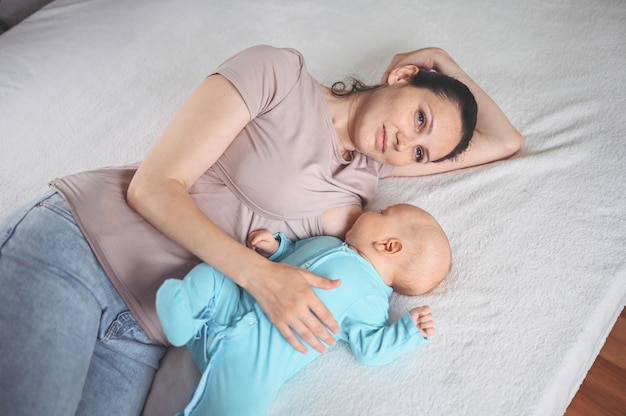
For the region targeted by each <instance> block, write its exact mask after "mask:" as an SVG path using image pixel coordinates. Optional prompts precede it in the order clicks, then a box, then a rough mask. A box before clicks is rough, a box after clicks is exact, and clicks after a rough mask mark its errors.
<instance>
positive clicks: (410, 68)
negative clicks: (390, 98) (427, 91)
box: [387, 65, 419, 85]
mask: <svg viewBox="0 0 626 416" xmlns="http://www.w3.org/2000/svg"><path fill="white" fill-rule="evenodd" d="M418 72H419V68H418V67H417V66H415V65H402V66H399V67H397V68H394V69H392V70H391V72H390V73H389V75H388V76H387V84H389V85H393V84H395V83H398V82H408V81H409V80H410V79H411V78H412V77H413V76H414V75H415V74H417V73H418Z"/></svg>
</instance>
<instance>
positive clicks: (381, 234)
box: [346, 204, 452, 295]
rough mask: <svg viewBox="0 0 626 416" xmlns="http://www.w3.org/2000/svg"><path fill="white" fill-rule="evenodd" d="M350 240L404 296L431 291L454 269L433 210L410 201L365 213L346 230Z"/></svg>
mask: <svg viewBox="0 0 626 416" xmlns="http://www.w3.org/2000/svg"><path fill="white" fill-rule="evenodd" d="M346 243H348V245H350V246H352V247H353V248H354V249H356V250H357V251H358V252H359V253H360V254H362V255H363V256H364V257H366V258H367V259H368V260H369V261H370V262H371V263H372V264H373V265H374V267H375V268H376V269H377V270H378V272H379V273H380V274H381V275H382V277H383V279H384V280H385V283H387V284H388V285H390V286H392V287H393V289H394V290H395V291H396V292H398V293H401V294H404V295H420V294H424V293H427V292H430V291H431V290H433V289H434V288H435V287H437V286H438V285H439V283H441V281H442V280H443V279H444V278H445V277H446V276H447V275H448V273H449V272H450V267H451V261H452V254H451V250H450V244H449V242H448V238H447V237H446V234H445V233H444V231H443V229H442V228H441V226H440V225H439V223H438V222H437V221H436V220H435V219H434V218H433V217H432V216H431V215H430V214H429V213H427V212H426V211H424V210H423V209H420V208H418V207H416V206H413V205H410V204H397V205H392V206H390V207H389V208H387V209H384V210H382V211H367V212H365V213H363V214H362V215H361V216H360V217H359V218H358V219H357V220H356V222H355V223H354V225H353V226H352V228H350V230H348V232H347V233H346Z"/></svg>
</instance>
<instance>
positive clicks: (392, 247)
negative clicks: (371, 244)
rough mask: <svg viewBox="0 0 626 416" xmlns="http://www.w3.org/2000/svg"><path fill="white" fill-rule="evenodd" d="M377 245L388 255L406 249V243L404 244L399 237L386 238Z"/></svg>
mask: <svg viewBox="0 0 626 416" xmlns="http://www.w3.org/2000/svg"><path fill="white" fill-rule="evenodd" d="M377 247H378V249H379V251H381V252H382V254H386V255H388V256H389V255H391V256H394V255H396V254H399V253H401V252H402V250H404V244H402V241H400V240H399V239H397V238H387V239H385V240H382V241H380V242H379V244H378V245H377Z"/></svg>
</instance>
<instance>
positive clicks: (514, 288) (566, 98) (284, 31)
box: [0, 0, 626, 416]
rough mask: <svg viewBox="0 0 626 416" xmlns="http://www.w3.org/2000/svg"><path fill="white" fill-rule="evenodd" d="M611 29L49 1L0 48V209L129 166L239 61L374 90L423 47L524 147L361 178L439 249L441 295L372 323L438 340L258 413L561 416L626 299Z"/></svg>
mask: <svg viewBox="0 0 626 416" xmlns="http://www.w3.org/2000/svg"><path fill="white" fill-rule="evenodd" d="M624 22H626V3H624V2H623V1H621V0H604V1H601V2H588V1H584V0H569V1H561V2H556V1H549V0H528V1H525V2H513V3H511V2H508V3H506V5H504V3H502V4H501V3H500V2H486V1H482V2H481V1H477V0H469V1H468V0H440V1H438V2H426V1H420V2H416V1H409V0H402V1H400V0H390V1H388V2H380V1H373V0H366V1H356V0H333V1H299V2H293V1H287V0H270V1H258V2H257V1H229V2H220V1H208V0H185V1H175V0H158V1H155V0H133V1H131V2H129V1H125V0H84V1H79V0H56V1H54V2H52V3H51V4H50V5H49V6H48V7H46V8H44V9H42V10H40V11H38V12H37V13H35V14H34V15H32V16H31V17H30V18H28V19H26V20H25V21H24V22H22V23H20V24H19V25H18V26H16V27H14V28H13V29H11V30H9V31H8V32H6V33H5V34H3V35H2V36H0V144H1V145H2V150H1V151H0V189H2V197H1V198H0V216H4V215H6V214H7V213H8V212H9V211H11V210H12V209H14V208H16V207H17V206H19V205H20V204H22V203H24V202H26V201H27V200H28V199H30V198H32V197H34V196H36V195H37V194H39V193H41V192H42V191H44V190H46V188H47V186H46V184H47V182H48V181H49V180H50V179H52V178H54V177H57V176H61V175H65V174H69V173H72V172H76V171H80V170H86V169H92V168H97V167H101V166H108V165H121V164H126V163H129V162H133V161H136V160H140V159H141V158H142V157H143V156H144V155H145V153H146V152H147V150H148V149H149V147H150V146H151V144H152V143H153V142H154V140H155V139H156V137H157V136H158V135H159V133H160V131H161V130H162V129H163V127H164V125H165V123H166V122H167V121H168V120H169V118H170V117H171V115H172V114H173V112H174V111H175V110H176V109H177V108H178V106H179V105H180V104H181V103H182V102H183V101H184V99H185V98H186V97H187V96H188V95H189V93H190V92H191V90H192V89H193V88H194V86H195V85H197V84H198V83H199V82H200V81H201V80H202V78H203V77H204V76H205V75H206V74H207V73H209V72H210V71H211V70H213V69H214V68H215V67H216V66H217V65H218V64H219V63H220V62H222V61H223V60H224V59H225V58H227V57H229V56H230V55H232V54H234V53H236V52H238V51H240V50H241V49H243V48H245V47H248V46H251V45H254V44H259V43H267V44H272V45H275V46H289V47H294V48H296V49H299V50H300V51H301V52H302V53H303V54H304V56H305V59H306V61H307V63H308V67H309V69H310V71H311V72H312V73H313V74H314V75H315V76H316V77H317V79H318V80H319V81H320V82H322V83H325V84H327V85H328V84H330V83H332V82H333V81H335V80H339V79H343V78H344V77H346V76H350V75H357V76H359V77H361V78H362V79H364V80H365V81H370V82H373V81H377V80H378V78H379V77H380V75H381V73H382V71H383V70H384V69H385V67H386V65H387V64H388V62H389V61H390V59H391V57H392V56H393V54H394V53H396V52H403V51H407V50H413V49H416V48H419V47H424V46H440V47H442V48H444V49H446V50H447V51H448V52H450V54H451V55H452V56H453V57H455V59H456V60H457V62H459V64H461V65H462V66H463V67H464V68H465V69H466V70H467V72H468V73H469V74H470V75H472V76H473V77H474V78H475V79H476V80H477V82H478V83H479V84H480V85H481V86H483V88H484V89H485V90H487V91H488V92H489V93H490V94H491V95H492V97H493V98H494V99H495V100H496V101H497V102H498V103H499V104H500V105H501V106H502V108H503V109H504V111H505V112H506V113H507V114H508V115H509V117H510V119H511V120H512V121H513V123H514V124H515V125H516V126H517V127H518V129H519V130H520V131H521V132H522V133H523V134H524V135H525V137H526V139H527V141H526V144H525V146H524V148H523V149H522V151H520V152H519V153H518V154H517V155H516V156H514V157H513V158H512V159H510V160H507V161H503V162H498V163H494V164H491V165H488V166H483V167H476V168H472V169H467V170H463V171H457V172H453V173H450V174H446V175H437V176H432V177H426V178H419V179H408V178H403V179H386V180H384V181H383V182H382V183H381V186H380V191H379V194H378V197H377V199H376V201H375V203H374V205H375V207H385V206H387V205H390V204H392V203H395V202H410V203H414V204H417V205H419V206H421V207H423V208H425V209H427V210H429V211H430V212H431V213H432V214H433V215H435V216H436V217H437V218H438V219H439V221H440V222H441V224H442V225H443V227H444V228H445V230H446V231H447V233H448V235H449V237H450V240H451V243H452V246H453V250H454V267H453V271H452V274H451V275H450V277H449V278H448V279H447V281H445V282H444V284H443V285H442V286H441V287H440V288H438V289H437V290H436V291H435V292H434V293H432V294H430V295H428V296H423V297H415V298H407V297H399V296H394V298H393V306H392V313H391V315H392V318H393V319H396V318H398V317H399V316H400V315H401V314H402V313H403V312H404V311H406V310H407V309H408V308H410V307H412V306H414V305H417V304H424V303H427V304H430V305H431V307H432V309H433V312H434V314H435V316H436V319H437V323H438V331H439V332H438V334H437V335H436V336H435V337H433V338H432V339H431V342H430V343H429V344H428V345H426V346H425V347H423V348H420V349H418V350H416V351H415V352H414V353H412V354H409V355H407V356H405V357H402V358H401V359H399V360H397V361H396V362H394V363H392V364H390V365H388V366H386V367H382V368H369V367H364V366H362V365H360V364H358V363H357V362H356V361H355V360H354V359H353V358H352V356H351V355H350V352H349V351H348V349H347V348H346V347H345V346H340V347H338V348H336V349H335V350H333V351H331V352H329V353H328V354H327V355H326V356H325V357H324V358H323V359H320V360H318V361H316V362H315V363H314V364H312V365H311V366H310V367H308V368H306V369H305V370H304V371H303V372H301V373H300V374H298V375H297V376H296V377H294V378H293V379H292V380H290V382H289V383H287V384H286V385H285V387H284V388H283V390H282V391H281V393H280V395H279V397H278V399H277V401H276V403H275V405H274V407H273V409H272V411H271V412H270V414H271V415H331V414H349V415H357V414H358V415H361V414H367V415H472V416H473V415H537V416H545V415H560V414H563V412H564V411H565V409H566V407H567V405H568V403H569V401H570V400H571V398H572V397H573V396H574V394H575V392H576V390H577V389H578V387H579V385H580V383H581V382H582V380H583V378H584V377H585V374H586V372H587V370H588V369H589V367H590V366H591V364H592V362H593V360H594V358H595V356H596V355H597V354H598V352H599V350H600V348H601V346H602V344H603V342H604V339H605V338H606V336H607V335H608V333H609V331H610V329H611V327H612V325H613V324H614V322H615V320H616V318H617V316H618V314H619V313H620V311H621V310H622V308H623V307H624V304H625V303H626V262H625V254H626V163H625V162H624V153H625V143H626V133H625V132H626V116H624V109H625V108H626V100H625V98H624V97H625V96H626V71H624V68H626V42H625V40H626V25H625V24H624ZM177 352H178V354H179V355H180V356H183V357H184V354H181V352H182V353H184V350H178V351H177ZM175 353H176V351H175ZM181 366H182V367H181ZM185 369H186V370H187V371H184V370H185ZM194 371H195V370H194V369H193V368H192V367H191V366H190V362H189V361H185V360H183V362H182V364H181V362H179V361H176V362H175V361H168V365H166V366H165V367H164V368H163V369H162V370H161V371H159V373H158V375H157V379H156V381H155V384H154V386H153V394H152V395H151V396H150V397H149V400H148V403H147V408H146V412H145V413H146V414H148V415H150V416H153V415H157V416H158V415H166V414H172V413H173V412H175V411H179V410H181V408H180V406H181V405H182V404H184V403H185V401H186V398H187V394H189V393H190V389H191V388H192V386H193V383H194V377H195V376H196V374H195V373H194Z"/></svg>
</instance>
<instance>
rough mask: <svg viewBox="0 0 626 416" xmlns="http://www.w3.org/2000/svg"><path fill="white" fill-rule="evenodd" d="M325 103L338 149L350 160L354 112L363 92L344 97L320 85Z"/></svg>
mask: <svg viewBox="0 0 626 416" xmlns="http://www.w3.org/2000/svg"><path fill="white" fill-rule="evenodd" d="M322 89H323V90H324V96H325V98H326V104H327V105H328V109H329V111H330V116H331V120H332V123H333V126H334V127H335V130H336V131H337V137H338V138H339V149H340V150H341V155H342V156H343V158H344V159H346V160H350V159H351V154H352V152H353V151H354V150H355V148H354V143H353V142H352V139H351V134H350V133H351V128H352V120H353V117H354V114H355V113H356V111H357V109H358V108H359V105H360V103H361V101H362V98H363V97H362V96H363V95H364V93H357V92H354V93H352V94H350V95H347V96H345V97H338V96H336V95H333V93H332V91H331V89H330V88H328V87H325V86H322Z"/></svg>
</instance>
